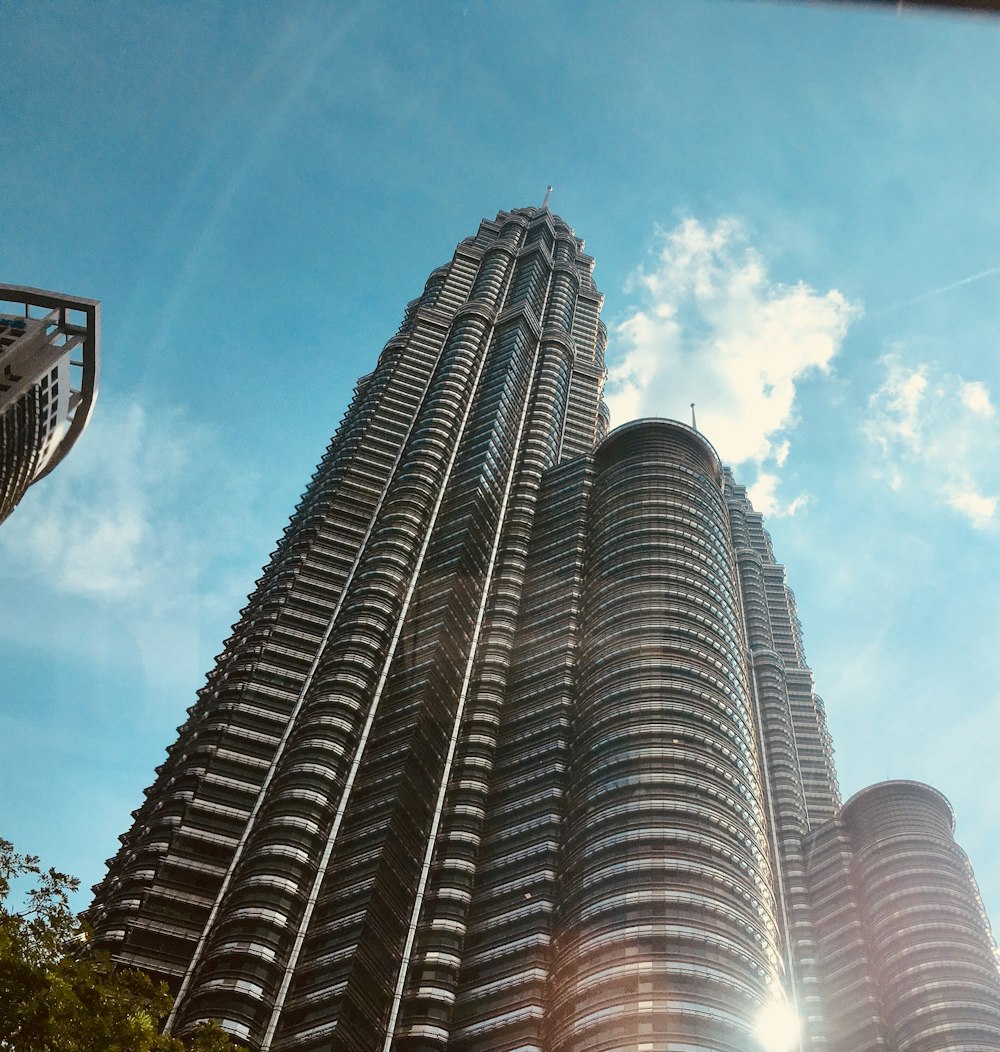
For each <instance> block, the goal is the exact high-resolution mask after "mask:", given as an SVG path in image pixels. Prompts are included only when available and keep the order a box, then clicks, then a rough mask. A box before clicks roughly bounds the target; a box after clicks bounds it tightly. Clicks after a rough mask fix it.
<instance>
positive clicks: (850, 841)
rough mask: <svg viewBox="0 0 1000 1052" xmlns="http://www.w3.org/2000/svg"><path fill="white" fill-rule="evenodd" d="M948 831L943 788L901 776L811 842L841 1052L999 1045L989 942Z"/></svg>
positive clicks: (857, 802)
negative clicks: (909, 780)
mask: <svg viewBox="0 0 1000 1052" xmlns="http://www.w3.org/2000/svg"><path fill="white" fill-rule="evenodd" d="M953 833H954V816H953V814H952V811H951V807H950V806H949V804H948V802H947V800H945V798H944V797H943V796H942V795H941V794H940V793H938V792H937V791H936V790H934V789H932V788H931V787H930V786H927V785H923V784H921V783H919V782H904V781H897V782H882V783H879V784H878V785H874V786H870V787H869V788H867V789H863V790H862V791H861V792H860V793H858V794H856V795H855V796H854V797H852V798H851V800H849V801H848V803H847V804H846V805H845V806H844V808H843V810H842V811H841V813H840V814H839V816H838V817H837V819H836V820H835V821H833V822H831V823H830V824H829V825H828V826H827V827H824V828H823V829H822V830H820V831H819V832H818V833H817V834H816V835H815V836H814V837H812V838H811V841H810V847H811V851H812V858H811V859H810V869H811V873H812V875H813V879H814V884H815V887H816V902H817V927H818V928H819V930H820V931H821V932H822V935H823V940H824V942H825V943H826V950H827V952H826V960H827V962H828V968H827V975H826V976H825V980H826V982H825V986H826V988H827V989H828V991H829V1008H830V1032H831V1037H832V1038H833V1048H834V1049H835V1050H836V1052H874V1050H876V1049H889V1050H892V1052H936V1050H940V1049H948V1052H983V1050H986V1049H994V1048H1000V973H998V970H997V957H996V945H995V943H994V941H993V936H992V932H991V931H990V927H989V923H988V921H987V919H986V916H985V914H984V912H983V907H982V902H981V900H980V898H979V893H978V890H977V888H976V884H975V880H974V878H973V876H972V871H971V869H970V867H969V862H968V859H967V858H966V856H965V853H964V852H963V851H962V850H961V848H959V847H958V845H957V844H956V843H955V841H954V837H953ZM845 848H846V851H845ZM845 857H846V858H847V859H849V862H847V864H846V865H845V863H844V859H845ZM845 936H846V938H845ZM845 942H846V943H847V946H846V951H847V952H846V953H845V952H844V949H845V946H844V944H845ZM838 951H839V955H838ZM838 956H839V959H840V960H843V961H844V964H843V965H841V966H839V967H836V966H835V965H836V964H837V962H838Z"/></svg>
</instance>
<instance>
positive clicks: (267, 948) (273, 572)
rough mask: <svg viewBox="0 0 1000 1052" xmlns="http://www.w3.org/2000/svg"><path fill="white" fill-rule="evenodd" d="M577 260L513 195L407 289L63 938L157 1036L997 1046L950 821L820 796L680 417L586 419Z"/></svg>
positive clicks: (805, 737)
mask: <svg viewBox="0 0 1000 1052" xmlns="http://www.w3.org/2000/svg"><path fill="white" fill-rule="evenodd" d="M592 270H593V260H592V259H591V258H590V257H588V256H586V255H585V254H584V251H583V242H582V241H580V240H579V239H578V238H577V237H576V236H575V235H574V233H573V231H572V230H571V229H570V228H569V227H568V226H567V225H566V224H565V223H564V222H563V221H562V220H561V219H559V218H558V217H556V216H553V215H552V214H551V212H550V211H549V209H548V208H547V207H546V206H544V205H543V207H542V208H538V209H533V208H528V209H519V210H515V211H512V212H501V213H500V214H499V215H498V216H497V217H496V219H495V220H494V221H492V222H485V221H484V222H483V224H482V225H481V226H480V228H479V231H478V233H477V234H476V235H475V236H474V237H471V238H468V239H467V240H465V241H463V242H462V243H461V244H460V245H459V246H458V248H457V250H456V253H455V256H454V258H453V259H452V261H451V262H450V263H449V264H448V265H446V266H444V267H441V268H439V269H437V270H435V271H434V272H432V274H431V275H430V277H429V278H428V281H427V283H426V285H425V288H424V292H423V294H422V295H421V296H420V298H419V299H417V300H415V301H414V302H413V303H411V304H410V305H409V306H408V308H407V310H406V314H405V317H404V320H403V323H402V325H401V327H400V329H399V331H398V333H397V334H396V335H395V336H394V337H393V338H392V339H391V340H390V341H389V343H388V344H387V345H386V347H385V349H384V350H383V352H382V354H381V356H380V358H379V360H378V364H377V366H376V368H375V370H374V372H372V373H371V374H370V375H368V376H366V377H363V378H362V380H361V381H359V383H358V386H357V389H356V393H355V397H354V400H353V402H352V404H351V406H350V408H349V409H348V411H347V413H346V415H345V417H344V420H343V422H342V424H341V426H340V428H339V430H338V432H337V433H336V435H335V436H334V439H333V441H332V442H331V445H330V447H329V449H328V450H327V453H326V455H325V456H324V458H323V460H322V462H321V463H320V466H319V469H318V470H317V472H316V474H315V475H314V477H313V480H312V482H311V484H310V486H309V487H308V489H307V491H306V494H305V496H304V497H303V500H302V502H301V504H300V505H299V507H298V508H297V510H296V512H295V515H294V516H293V518H292V520H291V523H290V525H289V527H288V528H287V529H286V531H285V534H284V536H283V538H282V539H281V541H280V542H279V545H278V547H277V549H276V551H275V552H274V554H273V556H272V558H271V561H270V563H269V564H268V566H267V567H266V569H265V571H264V574H263V576H262V577H261V579H260V581H259V582H258V585H257V588H256V590H255V591H254V593H253V594H252V595H251V597H250V599H249V602H248V604H247V606H246V608H245V609H244V610H243V612H242V615H241V619H240V621H239V622H238V623H237V624H236V626H235V627H234V630H233V634H232V636H231V637H230V638H229V640H227V642H226V644H225V646H224V649H223V651H222V653H221V654H220V655H219V657H218V659H217V663H216V666H215V668H214V670H213V671H212V673H211V674H210V676H209V679H208V683H207V685H206V686H205V688H204V689H203V690H202V691H201V693H200V695H199V698H198V701H197V702H196V704H195V705H194V706H193V707H192V708H191V709H190V710H189V717H188V720H187V721H186V722H185V724H184V725H183V726H182V727H181V728H180V736H179V738H178V740H177V742H176V743H175V744H174V746H172V748H171V749H170V750H169V755H168V759H167V761H166V762H165V763H164V764H163V765H162V766H161V767H160V768H159V769H158V772H157V779H156V781H155V783H154V784H153V786H152V787H151V788H150V789H149V790H147V796H146V801H145V803H144V804H143V805H142V807H140V808H139V809H138V810H137V811H136V812H135V815H134V817H135V823H134V825H133V827H132V829H131V830H130V831H129V832H128V833H127V834H126V835H125V836H123V837H122V847H121V850H120V851H119V853H118V854H117V855H116V857H115V858H114V859H112V860H111V861H110V863H109V871H108V875H107V877H106V878H105V880H104V881H103V882H102V884H100V885H99V886H98V887H97V888H96V889H95V892H96V898H95V903H94V906H93V907H92V909H91V920H92V922H93V924H94V927H95V931H96V938H97V943H98V945H99V946H100V947H102V948H104V949H107V950H109V951H110V952H111V953H112V955H113V956H114V958H115V960H116V961H117V962H118V963H119V964H121V965H126V966H134V967H139V968H143V969H145V970H147V971H149V972H151V973H153V974H154V975H156V976H158V977H160V978H162V979H164V980H166V981H167V982H168V983H169V984H170V986H171V988H172V990H173V992H174V993H175V996H176V1002H175V1007H174V1011H173V1013H172V1015H171V1017H170V1020H169V1021H168V1026H169V1027H170V1028H171V1030H172V1031H173V1032H174V1033H179V1034H183V1033H186V1032H188V1031H189V1030H191V1029H193V1028H194V1027H195V1026H197V1025H198V1024H199V1023H200V1022H202V1021H204V1020H208V1019H217V1020H219V1021H221V1022H222V1024H223V1025H224V1026H225V1028H226V1029H227V1030H228V1031H230V1033H232V1034H233V1035H234V1036H236V1037H237V1038H238V1039H239V1040H241V1041H242V1042H243V1043H245V1044H246V1045H247V1046H248V1047H249V1048H252V1049H255V1050H261V1052H265V1050H266V1052H279V1050H280V1052H292V1050H296V1052H320V1050H345V1052H346V1050H356V1052H392V1050H396V1052H418V1050H420V1052H425V1050H428V1052H429V1050H432V1049H433V1050H453V1052H460V1050H461V1052H500V1050H506V1052H514V1050H519V1052H529V1050H534V1052H622V1050H628V1052H640V1050H643V1052H654V1050H655V1052H659V1050H661V1049H662V1050H667V1049H670V1050H681V1049H683V1050H687V1052H690V1050H696V1049H697V1050H714V1052H746V1050H747V1049H754V1050H758V1052H763V1050H767V1049H777V1048H779V1047H780V1048H798V1047H801V1048H804V1049H811V1050H827V1049H829V1050H838V1052H859V1050H863V1049H878V1048H885V1049H890V1048H892V1049H899V1050H902V1049H907V1050H910V1049H912V1050H913V1052H916V1050H917V1049H921V1050H929V1049H931V1048H935V1047H940V1048H944V1047H947V1048H949V1049H952V1050H956V1052H957V1050H967V1052H972V1050H973V1049H982V1048H988V1047H993V1046H992V1045H991V1044H990V1041H993V1042H994V1044H995V1045H997V1046H1000V977H998V974H997V968H996V962H995V958H994V956H993V953H994V948H993V944H992V937H991V935H990V931H989V926H988V924H987V922H986V920H985V917H984V916H983V914H982V910H981V907H979V906H978V899H977V896H976V893H975V885H974V882H973V881H972V878H971V874H970V873H969V871H968V868H967V864H966V865H965V868H963V864H962V859H963V858H964V856H961V853H960V852H959V851H958V849H957V848H955V846H954V843H953V841H952V840H951V839H950V833H951V826H950V817H949V816H950V812H947V805H946V804H944V803H943V802H942V800H941V798H940V797H939V796H937V794H934V793H933V791H932V790H929V789H926V787H917V788H913V787H911V786H910V783H892V784H890V785H889V786H887V787H876V788H875V789H872V790H868V791H867V792H868V793H869V794H870V795H869V796H868V797H865V796H864V794H862V797H861V798H856V799H855V800H854V801H852V802H851V803H850V804H849V805H848V806H847V807H846V808H843V809H841V807H840V800H839V795H838V790H837V785H836V776H835V772H834V768H833V760H832V751H831V748H830V742H829V735H828V734H827V730H826V721H825V716H824V712H823V706H822V702H821V701H820V700H819V698H818V697H817V696H816V694H815V692H814V690H813V685H812V677H811V674H810V672H809V670H808V668H807V666H806V664H805V660H804V655H803V650H802V640H801V631H800V628H799V623H798V619H797V617H796V613H795V606H794V600H793V598H792V596H791V593H790V592H789V591H788V589H787V587H786V585H785V580H784V571H783V569H782V567H781V566H780V565H778V564H777V563H776V562H775V561H774V556H773V552H772V551H771V544H770V539H769V538H768V536H767V533H766V531H765V530H764V527H763V523H762V521H761V518H760V516H759V515H758V514H756V513H755V512H754V511H753V509H752V507H751V506H750V504H749V502H748V500H747V498H746V494H745V492H744V491H743V490H742V488H741V487H739V486H738V485H737V484H736V483H735V481H734V480H733V478H732V476H731V475H730V474H729V473H728V472H727V471H726V470H725V469H724V468H723V467H722V465H721V464H720V462H719V460H718V457H717V456H716V454H715V452H714V450H713V449H712V447H711V445H710V444H709V443H708V442H707V441H706V439H705V438H704V437H703V436H701V435H700V434H698V433H697V432H695V431H694V430H692V429H691V428H688V427H686V426H684V425H682V424H677V423H675V422H671V421H663V420H650V421H642V422H637V423H634V424H629V425H626V426H624V427H622V428H619V429H618V430H617V431H615V432H613V433H612V434H610V435H608V434H607V424H608V416H607V411H606V408H605V406H604V403H603V401H602V398H601V391H602V386H603V380H604V349H605V343H606V334H605V331H604V328H603V326H602V325H601V323H600V321H599V319H598V314H599V310H600V307H601V302H602V297H601V295H600V293H599V292H598V291H597V289H596V287H595V286H594V284H593V280H592ZM898 799H903V800H904V803H903V805H901V808H902V811H903V812H905V814H904V816H903V817H902V818H901V817H900V815H899V811H900V807H899V806H897V804H896V803H895V802H894V801H897V800H898ZM906 801H909V803H907V802H906ZM900 837H902V838H903V839H902V840H900V839H899V838H900ZM915 858H919V859H920V862H919V863H917V862H914V859H915ZM837 867H840V869H839V870H838V868H837ZM928 867H937V869H936V872H938V873H939V874H940V880H939V881H938V882H936V883H935V882H931V885H932V886H931V887H930V889H928V885H927V882H926V881H922V880H921V879H920V875H921V874H923V873H924V872H925V871H926V870H927V868H928ZM845 873H846V874H847V877H849V878H850V881H851V883H850V884H849V885H844V884H843V880H842V879H841V878H843V879H844V880H846V879H847V877H845V876H844V874H845ZM886 874H892V875H893V878H895V877H897V876H900V875H907V876H908V877H911V876H912V878H913V879H912V881H911V883H912V885H913V895H914V901H913V911H912V912H907V909H905V908H900V907H899V905H898V903H896V902H895V900H893V899H892V898H891V896H889V897H888V898H887V896H886V895H885V894H884V881H885V879H886ZM900 879H901V877H900ZM844 887H848V888H849V891H848V893H847V894H846V896H845V895H843V894H840V892H841V891H843V888H844ZM928 896H929V898H928ZM934 896H938V897H939V898H940V899H941V902H942V903H945V904H946V905H947V907H948V910H950V913H949V914H948V919H947V920H946V921H943V922H942V927H941V928H940V931H939V932H938V936H937V939H936V942H935V945H936V946H937V947H941V946H946V947H947V953H946V954H945V955H944V957H943V958H942V959H941V960H938V958H937V957H934V960H933V961H932V959H931V958H932V957H933V956H934V955H933V954H931V953H930V952H925V951H924V950H922V949H921V947H922V946H923V945H924V943H923V941H922V936H921V935H920V931H919V930H917V929H918V928H921V927H922V926H921V925H917V926H916V927H915V928H913V930H911V927H910V926H909V923H908V918H911V917H913V918H918V917H925V916H926V917H931V916H938V914H939V912H940V910H938V908H937V906H938V904H937V899H935V898H934ZM932 899H933V900H934V901H931V900H932ZM900 918H902V920H900ZM897 921H899V924H897ZM845 925H847V928H845ZM956 925H957V926H958V928H959V929H960V930H956V931H952V928H953V927H955V926H956ZM845 932H846V934H845ZM845 946H846V947H847V948H846V949H845ZM843 954H847V955H848V957H849V962H848V963H849V965H850V967H846V968H845V967H843V966H842V965H843V963H844V962H843V961H841V955H843ZM901 960H903V961H905V962H906V963H904V964H902V965H901V964H900V963H899V962H900V961H901ZM910 961H913V962H916V964H917V965H918V966H920V967H923V966H926V967H928V968H931V969H932V970H933V967H937V968H938V971H939V973H940V974H937V973H936V975H937V978H936V979H935V980H934V981H932V982H929V984H925V983H923V982H922V981H921V980H920V979H919V978H916V979H915V978H914V975H913V973H912V971H911V969H910V968H909V963H908V962H910ZM935 962H936V963H935ZM858 975H860V976H861V978H860V979H858V978H857V977H858ZM893 984H895V985H893ZM859 991H860V992H859ZM859 997H860V998H861V999H862V1000H863V1004H864V1006H865V1010H866V1013H867V1014H866V1017H865V1018H866V1019H867V1020H868V1023H869V1024H870V1025H869V1027H868V1029H867V1030H864V1031H863V1040H864V1042H867V1043H862V1044H858V1043H856V1040H857V1036H858V1034H859V1033H861V1032H862V1031H859V1030H858V1029H857V1027H856V1026H855V1025H854V1023H853V1022H852V1019H853V1016H852V1015H851V1009H852V1007H853V1005H854V1004H855V1002H856V1000H857V998H859ZM852 999H853V1000H852ZM914 1013H916V1016H917V1017H918V1018H919V1019H923V1018H924V1017H927V1016H929V1017H932V1018H933V1019H934V1020H935V1023H934V1025H935V1026H936V1027H938V1028H939V1030H936V1031H934V1032H935V1033H946V1034H947V1037H948V1041H946V1042H944V1043H942V1044H940V1045H932V1044H927V1043H926V1040H927V1039H926V1035H927V1030H926V1028H925V1027H923V1025H922V1024H919V1023H915V1022H914V1019H913V1016H914ZM793 1016H794V1017H795V1018H797V1020H798V1022H797V1023H796V1024H795V1025H794V1027H792V1030H794V1031H795V1032H796V1033H797V1034H798V1036H795V1037H792V1036H788V1035H787V1034H786V1035H785V1036H784V1037H782V1036H781V1035H780V1034H779V1033H778V1030H779V1029H780V1026H781V1025H784V1026H785V1027H786V1028H787V1027H788V1023H787V1020H788V1019H789V1018H791V1017H793ZM768 1020H771V1021H770V1022H768ZM782 1020H784V1021H785V1022H784V1023H782ZM852 1027H854V1029H852ZM941 1027H943V1028H944V1029H943V1030H941V1029H940V1028H941ZM949 1027H950V1028H951V1029H948V1028H949ZM779 1041H781V1042H783V1043H780V1044H779ZM908 1041H909V1042H910V1043H906V1042H908ZM921 1041H924V1043H923V1044H921V1043H920V1042H921ZM962 1041H965V1042H966V1043H964V1044H963V1043H961V1042H962ZM975 1041H979V1042H980V1043H979V1044H975ZM983 1041H986V1043H985V1044H983ZM851 1042H855V1043H851ZM894 1042H895V1043H894ZM949 1042H950V1043H949Z"/></svg>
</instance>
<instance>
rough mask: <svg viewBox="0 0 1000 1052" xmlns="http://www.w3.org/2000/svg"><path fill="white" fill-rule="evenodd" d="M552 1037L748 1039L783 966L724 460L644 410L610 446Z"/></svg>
mask: <svg viewBox="0 0 1000 1052" xmlns="http://www.w3.org/2000/svg"><path fill="white" fill-rule="evenodd" d="M585 574H586V578H585V579H586V594H585V613H584V622H583V631H582V646H581V653H580V659H579V676H578V683H577V701H576V705H575V710H574V716H573V723H574V733H573V745H572V750H573V751H572V760H571V766H570V772H569V773H570V798H569V808H568V816H567V827H566V834H565V841H564V852H563V877H562V880H563V886H562V905H561V909H560V912H559V930H558V936H557V944H556V960H557V961H558V969H557V972H556V977H555V981H554V985H553V995H552V1001H551V1006H550V1011H551V1020H550V1026H549V1032H550V1035H551V1037H550V1045H549V1047H550V1048H551V1049H552V1050H553V1052H612V1050H616V1049H620V1048H628V1047H636V1044H637V1043H639V1042H652V1045H651V1047H654V1048H659V1047H670V1046H674V1047H688V1046H690V1047H698V1048H701V1047H704V1048H712V1049H716V1050H718V1052H730V1050H731V1052H742V1050H744V1049H745V1048H746V1047H747V1044H748V1042H749V1041H751V1040H753V1038H752V1034H753V1023H754V1018H755V1016H756V1015H757V1013H758V1011H759V1009H760V1006H761V1004H762V1003H763V1002H764V1001H765V1000H766V999H767V997H768V996H769V991H770V990H771V989H773V986H774V984H775V983H776V982H779V981H780V963H779V956H780V954H779V950H778V929H777V924H776V920H775V913H774V902H775V894H774V883H773V875H772V872H771V860H770V853H769V847H768V835H767V829H766V821H767V820H766V816H765V801H764V788H763V774H762V769H761V763H760V757H759V754H758V750H757V743H756V734H755V726H754V724H755V718H754V711H753V702H752V698H751V688H750V684H749V681H748V670H747V665H746V662H745V657H744V636H743V624H742V616H741V609H740V598H739V584H738V581H737V577H736V566H735V560H734V558H733V551H732V547H731V545H730V542H729V531H728V524H727V516H726V506H725V502H724V500H723V496H722V489H721V469H720V466H719V464H718V461H717V458H716V456H715V454H714V452H713V451H712V450H711V448H710V447H709V446H708V444H707V443H706V442H705V441H704V439H702V438H701V437H700V436H698V435H697V434H696V433H695V432H693V431H691V429H689V428H686V427H684V426H683V425H680V424H675V423H668V422H666V421H644V422H641V423H638V424H632V425H627V426H626V427H623V428H619V429H618V430H617V431H615V432H613V433H612V435H611V436H610V437H609V438H608V439H607V440H605V442H604V443H603V444H602V446H601V447H600V448H599V450H598V451H597V454H596V457H595V476H594V483H593V495H592V498H591V502H590V508H589V513H588V550H587V560H586V570H585Z"/></svg>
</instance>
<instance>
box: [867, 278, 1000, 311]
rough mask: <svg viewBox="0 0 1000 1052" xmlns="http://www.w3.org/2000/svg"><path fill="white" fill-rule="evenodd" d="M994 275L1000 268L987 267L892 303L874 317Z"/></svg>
mask: <svg viewBox="0 0 1000 1052" xmlns="http://www.w3.org/2000/svg"><path fill="white" fill-rule="evenodd" d="M996 274H1000V267H989V268H988V269H986V270H981V271H979V273H978V274H970V275H969V276H968V277H965V278H959V279H958V281H949V282H948V283H947V284H946V285H939V286H938V287H937V288H935V289H928V290H927V291H926V292H921V293H920V295H919V296H914V297H912V298H911V299H908V300H903V301H902V303H894V304H892V306H891V307H882V308H880V309H879V310H877V311H875V312H874V315H876V316H877V315H880V314H888V313H889V312H890V311H894V310H901V309H902V308H903V307H912V306H913V305H914V304H915V303H922V302H923V301H924V300H929V299H933V298H934V297H935V296H942V295H944V293H946V292H951V291H953V290H954V289H960V288H961V287H962V286H963V285H971V284H972V283H973V282H976V281H982V280H983V278H991V277H993V276H994V275H996Z"/></svg>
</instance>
